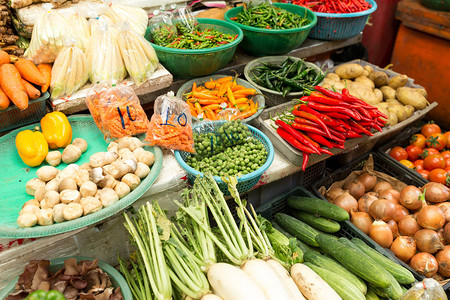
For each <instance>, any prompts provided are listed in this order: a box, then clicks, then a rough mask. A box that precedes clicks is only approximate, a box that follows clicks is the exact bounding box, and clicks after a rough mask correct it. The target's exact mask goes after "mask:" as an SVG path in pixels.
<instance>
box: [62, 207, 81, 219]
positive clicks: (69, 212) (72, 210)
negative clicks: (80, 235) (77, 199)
mask: <svg viewBox="0 0 450 300" xmlns="http://www.w3.org/2000/svg"><path fill="white" fill-rule="evenodd" d="M82 215H83V208H82V207H81V205H80V204H79V203H69V204H67V206H66V207H64V210H63V216H64V219H66V220H67V221H70V220H74V219H78V218H79V217H81V216H82Z"/></svg>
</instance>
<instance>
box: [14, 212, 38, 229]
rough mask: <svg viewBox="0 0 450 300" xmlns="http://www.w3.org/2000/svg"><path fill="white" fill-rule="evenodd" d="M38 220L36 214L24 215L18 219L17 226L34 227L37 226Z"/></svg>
mask: <svg viewBox="0 0 450 300" xmlns="http://www.w3.org/2000/svg"><path fill="white" fill-rule="evenodd" d="M37 221H38V218H37V216H36V215H35V214H30V213H26V214H22V215H20V216H19V217H18V218H17V225H19V227H21V228H25V227H33V226H34V225H36V224H37Z"/></svg>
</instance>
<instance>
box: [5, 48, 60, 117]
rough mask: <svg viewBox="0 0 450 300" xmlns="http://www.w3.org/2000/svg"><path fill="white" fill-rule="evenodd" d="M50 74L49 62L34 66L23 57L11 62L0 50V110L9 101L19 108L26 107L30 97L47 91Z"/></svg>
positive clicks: (33, 97) (36, 96)
mask: <svg viewBox="0 0 450 300" xmlns="http://www.w3.org/2000/svg"><path fill="white" fill-rule="evenodd" d="M51 75H52V67H51V65H49V64H40V65H38V66H36V65H35V64H34V63H33V62H32V61H31V60H27V59H23V58H21V59H19V60H18V61H17V62H15V63H14V64H11V58H10V56H9V54H8V53H6V52H5V51H1V50H0V110H5V109H7V108H8V107H9V105H10V103H11V102H12V103H13V104H15V105H16V106H17V107H18V108H20V109H21V110H24V109H26V108H28V101H29V100H30V99H31V100H33V99H36V98H39V97H40V96H41V92H42V93H45V92H46V91H47V89H48V87H49V85H50V81H51ZM37 87H39V89H38V88H37Z"/></svg>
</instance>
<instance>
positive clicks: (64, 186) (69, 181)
mask: <svg viewBox="0 0 450 300" xmlns="http://www.w3.org/2000/svg"><path fill="white" fill-rule="evenodd" d="M77 188H78V186H77V182H76V181H75V179H73V178H71V177H66V178H64V179H63V180H61V182H60V183H59V185H58V191H59V192H60V193H61V192H62V191H64V190H76V189H77Z"/></svg>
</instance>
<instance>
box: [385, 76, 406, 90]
mask: <svg viewBox="0 0 450 300" xmlns="http://www.w3.org/2000/svg"><path fill="white" fill-rule="evenodd" d="M407 82H408V76H406V75H397V76H394V77H392V78H391V79H389V83H388V86H390V87H391V88H393V89H394V90H396V89H398V88H399V87H401V86H404V85H405V84H406V83H407Z"/></svg>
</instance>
